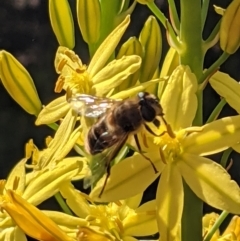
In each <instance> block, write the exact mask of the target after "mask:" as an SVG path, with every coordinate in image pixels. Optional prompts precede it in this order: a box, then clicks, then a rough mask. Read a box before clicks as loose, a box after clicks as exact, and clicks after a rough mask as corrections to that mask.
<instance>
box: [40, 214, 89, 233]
mask: <svg viewBox="0 0 240 241" xmlns="http://www.w3.org/2000/svg"><path fill="white" fill-rule="evenodd" d="M42 212H43V213H44V214H45V215H46V216H48V217H49V218H51V220H53V222H54V223H56V224H57V225H59V226H64V227H69V228H75V229H76V228H78V227H79V226H86V225H87V224H88V222H87V221H86V220H85V219H81V218H78V217H74V216H71V215H68V214H66V213H61V212H56V211H42Z"/></svg>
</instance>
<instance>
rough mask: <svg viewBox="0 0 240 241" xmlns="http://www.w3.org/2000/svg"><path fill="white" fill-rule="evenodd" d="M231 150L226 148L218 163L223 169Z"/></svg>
mask: <svg viewBox="0 0 240 241" xmlns="http://www.w3.org/2000/svg"><path fill="white" fill-rule="evenodd" d="M232 151H233V149H232V148H228V149H227V150H226V151H224V152H223V155H222V158H221V161H220V165H221V166H222V167H224V168H226V166H227V162H228V158H229V156H230V154H231V153H232Z"/></svg>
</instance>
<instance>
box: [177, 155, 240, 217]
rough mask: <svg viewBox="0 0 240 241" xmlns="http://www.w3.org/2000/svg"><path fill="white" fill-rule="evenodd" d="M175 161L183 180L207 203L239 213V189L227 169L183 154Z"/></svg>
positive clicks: (194, 156)
mask: <svg viewBox="0 0 240 241" xmlns="http://www.w3.org/2000/svg"><path fill="white" fill-rule="evenodd" d="M182 158H183V160H182V161H179V162H177V165H178V168H179V170H180V172H181V175H182V176H183V178H184V180H185V181H186V183H187V184H188V186H189V187H190V188H191V189H192V191H193V192H194V193H195V194H196V195H197V196H198V197H199V198H201V199H202V200H203V201H204V202H206V203H207V204H209V205H211V206H213V207H215V208H217V209H221V210H226V211H228V212H230V213H236V214H239V213H240V189H239V187H238V185H237V183H236V182H235V181H233V180H231V177H230V175H229V174H228V173H227V171H226V170H225V169H224V168H223V167H222V166H220V165H219V164H217V163H216V162H214V161H212V160H210V159H207V158H204V157H200V156H197V155H192V154H185V155H184V156H183V157H182Z"/></svg>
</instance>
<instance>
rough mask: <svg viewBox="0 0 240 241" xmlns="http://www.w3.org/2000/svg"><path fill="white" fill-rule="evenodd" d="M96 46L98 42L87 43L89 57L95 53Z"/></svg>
mask: <svg viewBox="0 0 240 241" xmlns="http://www.w3.org/2000/svg"><path fill="white" fill-rule="evenodd" d="M97 48H98V44H89V45H88V51H89V56H90V59H91V58H92V57H93V55H94V54H95V52H96V50H97Z"/></svg>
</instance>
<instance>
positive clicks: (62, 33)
mask: <svg viewBox="0 0 240 241" xmlns="http://www.w3.org/2000/svg"><path fill="white" fill-rule="evenodd" d="M49 15H50V21H51V25H52V28H53V32H54V33H55V35H56V37H57V40H58V43H59V45H61V46H65V47H68V48H70V49H73V48H74V46H75V35H74V24H73V17H72V12H71V8H70V6H69V3H68V1H67V0H49Z"/></svg>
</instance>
